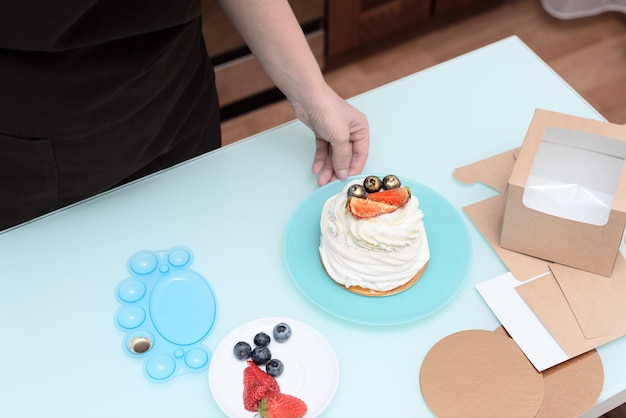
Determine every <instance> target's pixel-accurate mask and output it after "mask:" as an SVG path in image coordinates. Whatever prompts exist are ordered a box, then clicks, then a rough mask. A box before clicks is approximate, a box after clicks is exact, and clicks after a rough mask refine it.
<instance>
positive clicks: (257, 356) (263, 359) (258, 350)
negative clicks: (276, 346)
mask: <svg viewBox="0 0 626 418" xmlns="http://www.w3.org/2000/svg"><path fill="white" fill-rule="evenodd" d="M251 358H252V361H253V362H254V363H255V364H257V365H259V364H265V363H267V362H268V361H270V359H271V358H272V352H271V351H270V349H269V348H268V347H267V346H266V345H264V346H261V347H254V350H252V355H251Z"/></svg>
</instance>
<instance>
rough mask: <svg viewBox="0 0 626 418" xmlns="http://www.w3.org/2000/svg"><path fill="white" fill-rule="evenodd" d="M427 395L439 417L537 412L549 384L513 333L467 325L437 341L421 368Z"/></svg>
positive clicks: (423, 391) (423, 390) (421, 382)
mask: <svg viewBox="0 0 626 418" xmlns="http://www.w3.org/2000/svg"><path fill="white" fill-rule="evenodd" d="M419 378H420V386H421V390H422V395H423V396H424V400H425V401H426V404H427V405H428V407H429V408H430V410H431V411H432V412H433V413H434V414H435V415H436V416H437V417H463V416H477V417H487V416H490V417H496V416H499V417H534V416H535V414H536V413H537V411H538V410H539V408H540V406H541V403H542V401H543V393H544V383H543V377H542V375H541V373H539V372H537V370H535V368H534V367H533V366H532V364H531V363H530V361H528V359H527V358H526V356H525V355H524V353H523V352H522V350H521V349H520V348H519V346H518V345H517V344H516V343H515V341H513V340H512V339H511V338H509V337H507V336H505V335H503V334H500V333H496V332H492V331H486V330H467V331H460V332H457V333H455V334H451V335H449V336H447V337H445V338H443V339H441V340H440V341H439V342H437V343H436V344H435V345H434V346H433V347H432V348H431V349H430V351H429V352H428V353H427V354H426V357H425V358H424V361H423V363H422V367H421V370H420V377H419Z"/></svg>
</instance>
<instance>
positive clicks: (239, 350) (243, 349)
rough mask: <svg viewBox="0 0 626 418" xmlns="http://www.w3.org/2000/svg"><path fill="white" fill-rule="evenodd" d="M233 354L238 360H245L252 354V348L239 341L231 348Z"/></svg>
mask: <svg viewBox="0 0 626 418" xmlns="http://www.w3.org/2000/svg"><path fill="white" fill-rule="evenodd" d="M233 353H234V354H235V357H237V358H238V359H239V360H245V359H247V358H248V357H250V355H251V354H252V347H250V344H248V343H247V342H245V341H239V342H238V343H237V344H235V346H234V347H233Z"/></svg>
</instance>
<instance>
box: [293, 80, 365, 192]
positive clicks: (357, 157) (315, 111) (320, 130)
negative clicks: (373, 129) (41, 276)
mask: <svg viewBox="0 0 626 418" xmlns="http://www.w3.org/2000/svg"><path fill="white" fill-rule="evenodd" d="M310 103H311V105H310V106H308V107H307V106H303V105H301V104H299V103H292V106H293V108H294V111H295V113H296V116H297V117H298V119H300V120H301V121H302V122H303V123H304V124H305V125H306V126H308V127H309V128H310V129H311V130H312V131H313V133H314V135H315V156H314V158H313V173H314V174H316V175H318V180H317V182H318V184H319V185H320V186H323V185H325V184H326V183H328V182H331V181H333V180H336V179H341V180H345V179H346V177H348V176H352V175H355V174H359V173H360V172H361V171H362V170H363V166H365V162H366V160H367V154H368V151H369V126H368V124H367V118H366V117H365V115H364V114H363V113H361V112H360V111H359V110H357V109H356V108H355V107H353V106H352V105H350V104H349V103H348V102H346V101H345V100H343V99H342V98H341V97H339V96H338V95H337V94H336V93H335V92H334V91H332V90H331V89H330V87H328V88H327V89H326V90H325V91H324V94H323V97H316V98H315V99H314V100H312V101H310Z"/></svg>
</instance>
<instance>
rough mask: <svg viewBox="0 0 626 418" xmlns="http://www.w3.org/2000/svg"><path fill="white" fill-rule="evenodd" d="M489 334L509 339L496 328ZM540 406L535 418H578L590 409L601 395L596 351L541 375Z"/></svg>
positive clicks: (600, 362)
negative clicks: (541, 394) (541, 393)
mask: <svg viewBox="0 0 626 418" xmlns="http://www.w3.org/2000/svg"><path fill="white" fill-rule="evenodd" d="M493 332H496V333H500V334H503V335H506V336H508V337H510V335H509V333H508V332H507V330H506V329H505V328H504V327H502V326H500V327H498V328H496V329H495V330H494V331H493ZM541 374H542V376H543V402H542V403H541V407H540V408H539V411H537V415H535V418H571V417H578V416H581V415H582V414H584V413H585V412H586V411H588V410H589V409H591V407H592V406H593V405H594V404H595V402H596V401H597V400H598V397H599V396H600V393H601V392H602V386H603V385H604V367H603V366H602V359H600V354H598V350H591V351H588V352H586V353H584V354H581V355H580V356H578V357H574V358H573V359H570V360H568V361H566V362H564V363H561V364H559V365H557V366H554V367H551V368H549V369H548V370H545V371H543V372H542V373H541Z"/></svg>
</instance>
